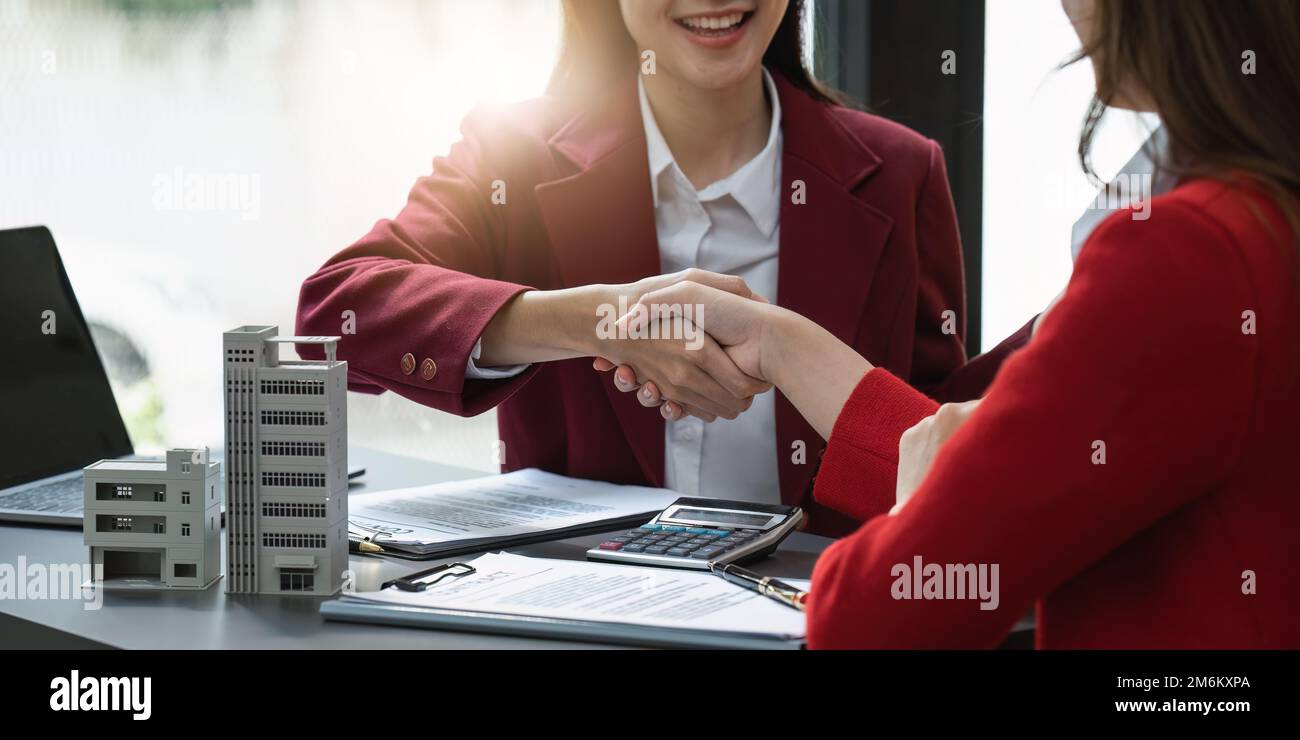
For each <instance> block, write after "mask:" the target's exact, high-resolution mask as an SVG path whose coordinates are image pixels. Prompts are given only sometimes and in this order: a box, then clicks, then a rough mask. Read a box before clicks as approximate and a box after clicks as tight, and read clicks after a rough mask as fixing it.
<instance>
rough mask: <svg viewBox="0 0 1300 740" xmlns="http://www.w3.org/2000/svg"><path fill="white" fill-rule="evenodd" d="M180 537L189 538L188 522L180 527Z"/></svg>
mask: <svg viewBox="0 0 1300 740" xmlns="http://www.w3.org/2000/svg"><path fill="white" fill-rule="evenodd" d="M181 536H182V537H189V536H190V525H189V522H186V523H184V524H182V525H181Z"/></svg>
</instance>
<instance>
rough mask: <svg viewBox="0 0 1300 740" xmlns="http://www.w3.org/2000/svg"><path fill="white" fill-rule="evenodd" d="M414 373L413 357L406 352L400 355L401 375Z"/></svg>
mask: <svg viewBox="0 0 1300 740" xmlns="http://www.w3.org/2000/svg"><path fill="white" fill-rule="evenodd" d="M413 372H415V355H413V354H411V353H410V352H407V353H406V354H404V355H402V375H410V374H411V373H413Z"/></svg>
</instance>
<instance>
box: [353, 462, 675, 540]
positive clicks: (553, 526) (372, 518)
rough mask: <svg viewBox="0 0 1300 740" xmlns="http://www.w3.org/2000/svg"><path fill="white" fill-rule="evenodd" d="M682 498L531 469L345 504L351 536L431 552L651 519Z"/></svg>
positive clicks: (372, 495)
mask: <svg viewBox="0 0 1300 740" xmlns="http://www.w3.org/2000/svg"><path fill="white" fill-rule="evenodd" d="M679 495H680V494H678V493H675V492H673V491H669V490H666V489H662V488H646V487H643V486H620V485H615V484H613V483H602V482H600V481H590V480H582V479H579V478H568V477H565V476H562V475H555V474H554V473H547V472H543V471H541V470H537V469H535V468H530V469H527V470H519V471H516V472H513V473H506V474H504V475H492V476H487V477H483V478H473V479H470V480H462V481H450V482H447V483H437V484H434V485H429V486H418V487H415V488H402V489H398V490H394V491H385V492H382V493H370V494H360V495H354V496H352V497H351V498H349V500H348V509H349V512H348V521H349V522H350V526H351V529H353V530H354V531H357V532H361V533H370V534H373V535H376V536H375V537H373V539H374V541H376V542H378V543H380V544H384V543H385V542H401V543H403V544H407V545H413V546H422V545H436V544H439V543H448V542H453V541H464V540H498V539H503V538H509V537H517V536H520V535H529V534H536V533H540V532H551V531H557V530H566V529H571V528H576V527H581V526H583V525H588V524H593V523H596V522H601V521H607V520H617V519H622V518H626V517H632V516H636V515H640V514H644V515H645V518H646V519H649V518H650V517H651V516H653V515H654V514H656V513H658V512H660V511H662V510H663V509H665V508H667V507H668V506H669V505H670V504H672V503H673V502H674V501H676V500H677V498H678V496H679Z"/></svg>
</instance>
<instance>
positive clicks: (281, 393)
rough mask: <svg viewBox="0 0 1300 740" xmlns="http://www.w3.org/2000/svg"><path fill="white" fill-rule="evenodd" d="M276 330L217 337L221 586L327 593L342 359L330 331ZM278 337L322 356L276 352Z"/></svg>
mask: <svg viewBox="0 0 1300 740" xmlns="http://www.w3.org/2000/svg"><path fill="white" fill-rule="evenodd" d="M278 334H279V329H278V328H277V327H274V326H242V327H240V328H238V329H234V330H232V331H228V332H226V333H225V334H224V335H223V350H224V352H225V362H224V372H225V412H226V413H225V428H226V435H225V436H226V591H228V592H230V593H285V594H316V595H327V594H332V593H335V592H337V591H338V590H339V589H340V588H341V587H342V585H343V571H344V570H345V569H346V568H347V565H348V540H347V516H348V501H347V489H348V440H347V436H348V435H347V411H348V409H347V372H348V366H347V363H346V362H340V361H338V360H337V359H335V353H336V350H337V347H338V340H339V338H338V337H280V336H277V335H278ZM280 344H320V345H324V348H325V360H323V361H299V360H294V361H289V360H281V359H280V351H279V345H280Z"/></svg>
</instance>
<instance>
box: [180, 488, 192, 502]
mask: <svg viewBox="0 0 1300 740" xmlns="http://www.w3.org/2000/svg"><path fill="white" fill-rule="evenodd" d="M189 502H190V492H189V491H181V503H182V504H188V503H189Z"/></svg>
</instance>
